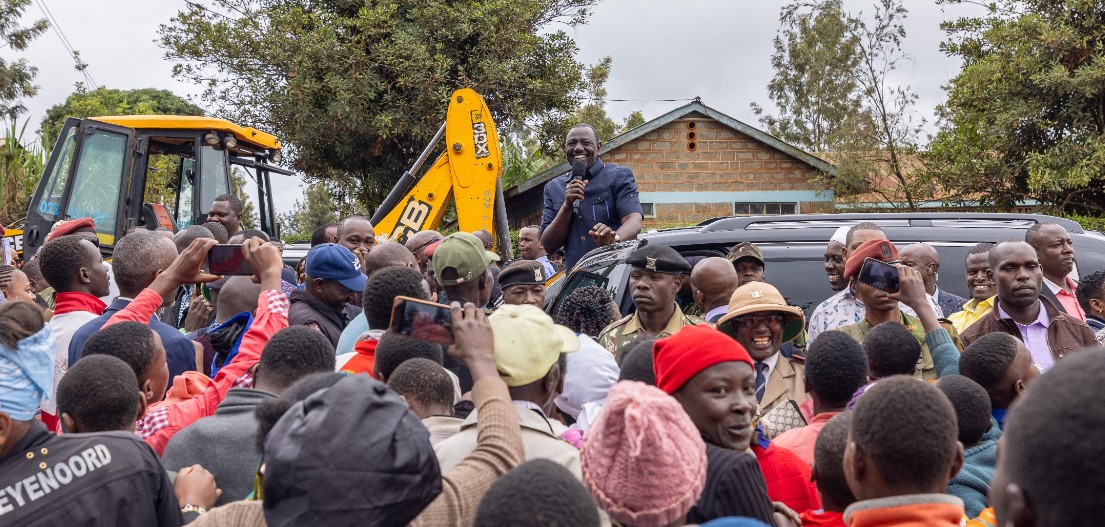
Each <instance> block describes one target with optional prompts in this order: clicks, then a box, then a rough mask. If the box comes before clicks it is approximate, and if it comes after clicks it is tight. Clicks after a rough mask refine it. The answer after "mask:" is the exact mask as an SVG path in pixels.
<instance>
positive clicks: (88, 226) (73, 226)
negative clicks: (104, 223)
mask: <svg viewBox="0 0 1105 527" xmlns="http://www.w3.org/2000/svg"><path fill="white" fill-rule="evenodd" d="M80 230H89V231H93V232H95V231H96V223H95V222H93V221H92V218H79V219H75V220H65V221H59V222H57V223H55V224H54V226H53V227H52V228H51V229H50V234H47V235H46V241H50V240H53V239H54V238H57V237H59V236H65V235H67V234H73V233H74V232H77V231H80Z"/></svg>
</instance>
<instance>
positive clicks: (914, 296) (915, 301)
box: [890, 264, 941, 333]
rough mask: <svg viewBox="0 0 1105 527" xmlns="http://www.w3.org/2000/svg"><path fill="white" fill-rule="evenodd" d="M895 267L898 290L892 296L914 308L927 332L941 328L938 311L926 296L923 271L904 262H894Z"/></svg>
mask: <svg viewBox="0 0 1105 527" xmlns="http://www.w3.org/2000/svg"><path fill="white" fill-rule="evenodd" d="M894 267H897V268H898V292H897V293H895V294H891V295H890V298H893V299H895V300H897V301H899V302H901V303H903V304H905V305H907V306H909V307H910V308H911V309H913V312H914V313H917V319H918V320H920V321H921V326H922V327H924V329H925V332H926V333H927V332H929V331H932V330H934V329H939V328H940V327H941V326H940V320H939V319H937V318H936V311H934V310H933V309H932V305H931V304H930V303H929V300H928V296H926V295H927V293H926V292H925V280H924V279H923V278H921V272H920V271H918V270H916V269H914V268H912V267H909V266H907V265H902V264H894Z"/></svg>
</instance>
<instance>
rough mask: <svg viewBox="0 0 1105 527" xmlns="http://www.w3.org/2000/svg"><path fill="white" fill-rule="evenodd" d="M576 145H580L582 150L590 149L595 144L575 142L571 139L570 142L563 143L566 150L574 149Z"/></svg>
mask: <svg viewBox="0 0 1105 527" xmlns="http://www.w3.org/2000/svg"><path fill="white" fill-rule="evenodd" d="M576 145H580V146H582V147H583V148H591V147H592V146H595V143H593V142H591V141H577V140H575V139H572V140H571V141H568V142H567V143H564V146H565V147H568V148H575V147H576Z"/></svg>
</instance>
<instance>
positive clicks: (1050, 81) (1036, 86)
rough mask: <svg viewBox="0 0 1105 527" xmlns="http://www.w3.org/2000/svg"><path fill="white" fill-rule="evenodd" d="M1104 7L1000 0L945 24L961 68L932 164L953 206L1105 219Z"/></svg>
mask: <svg viewBox="0 0 1105 527" xmlns="http://www.w3.org/2000/svg"><path fill="white" fill-rule="evenodd" d="M1102 12H1105V2H1102V1H1100V0H1097V1H1094V0H1071V1H1065V2H1054V1H1049V0H1027V1H1024V0H1002V1H996V2H992V3H991V4H990V9H989V12H988V14H987V15H986V16H983V17H970V18H961V19H959V20H956V21H954V22H949V23H945V24H944V26H943V27H944V29H945V30H946V31H947V32H948V34H949V37H950V38H949V40H948V41H947V42H945V43H943V45H942V48H943V49H944V51H946V52H947V53H948V54H950V55H952V56H956V57H959V58H961V59H962V60H963V64H964V66H963V70H962V71H961V72H960V73H959V74H958V75H956V76H955V78H953V79H952V80H951V82H950V83H949V85H948V86H947V91H948V101H947V102H946V103H945V104H944V105H943V106H942V107H941V108H940V111H939V116H940V118H941V128H940V131H939V132H938V133H937V134H936V136H935V137H934V138H933V140H932V142H931V143H930V151H929V152H928V153H927V155H926V163H927V164H928V166H929V167H930V170H931V171H932V172H933V174H934V175H935V176H936V177H938V178H939V179H940V181H942V182H943V184H944V185H945V186H946V187H947V189H948V190H949V192H951V193H953V195H954V196H955V197H956V199H958V200H960V201H963V202H971V203H980V204H981V205H982V206H984V207H996V208H1001V209H1005V210H1008V208H1009V207H1012V206H1013V205H1014V204H1015V202H1016V200H1018V199H1021V198H1035V199H1037V200H1039V201H1040V202H1041V203H1043V204H1045V205H1051V206H1054V207H1057V208H1059V209H1073V210H1075V211H1094V212H1097V213H1100V212H1101V211H1105V194H1103V193H1102V191H1101V187H1102V183H1103V180H1105V18H1102V16H1101V13H1102Z"/></svg>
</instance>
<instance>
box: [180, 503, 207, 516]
mask: <svg viewBox="0 0 1105 527" xmlns="http://www.w3.org/2000/svg"><path fill="white" fill-rule="evenodd" d="M189 512H194V513H197V514H203V513H205V512H207V509H205V508H203V507H200V506H199V505H193V504H191V503H189V504H188V505H185V506H183V507H181V508H180V513H181V514H188V513H189Z"/></svg>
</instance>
